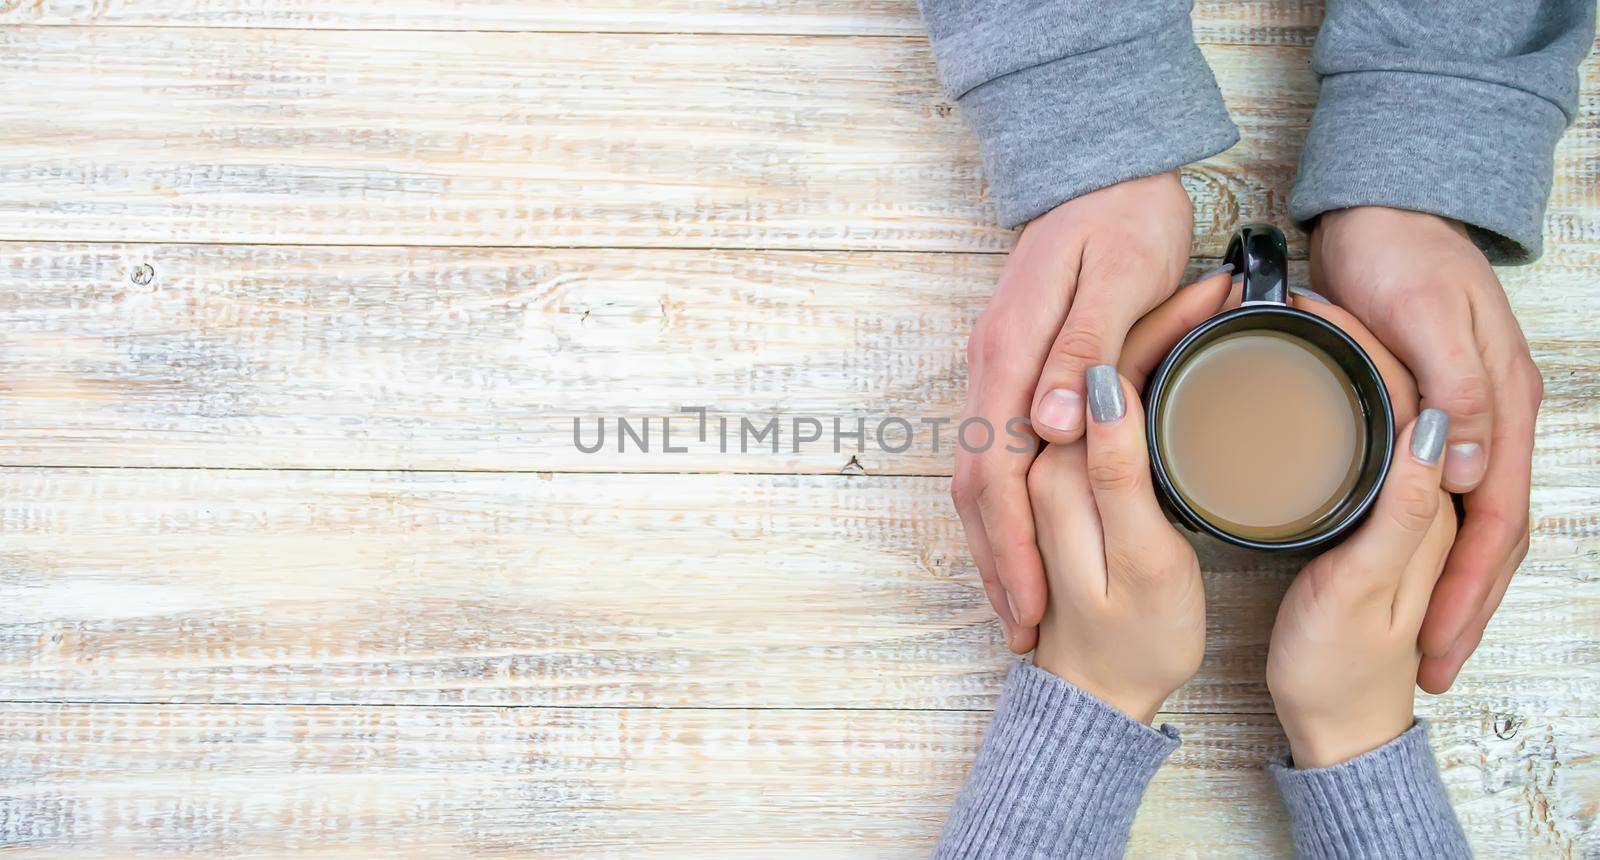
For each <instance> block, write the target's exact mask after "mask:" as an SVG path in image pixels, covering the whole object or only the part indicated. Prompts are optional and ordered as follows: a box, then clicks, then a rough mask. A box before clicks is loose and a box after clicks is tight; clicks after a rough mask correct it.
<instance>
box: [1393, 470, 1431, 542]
mask: <svg viewBox="0 0 1600 860" xmlns="http://www.w3.org/2000/svg"><path fill="white" fill-rule="evenodd" d="M1438 512H1439V491H1438V489H1437V488H1435V487H1432V486H1429V485H1427V484H1423V483H1421V482H1413V483H1412V485H1410V486H1407V487H1405V488H1404V489H1403V490H1402V491H1401V492H1400V494H1399V495H1397V496H1396V497H1395V499H1394V502H1393V503H1392V504H1391V505H1389V507H1388V514H1389V519H1390V521H1391V522H1393V523H1394V524H1395V525H1396V526H1398V527H1400V528H1402V529H1404V530H1406V531H1408V532H1422V531H1426V530H1427V528H1428V527H1429V526H1431V525H1433V518H1434V515H1435V514H1437V513H1438Z"/></svg>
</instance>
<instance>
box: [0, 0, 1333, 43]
mask: <svg viewBox="0 0 1600 860" xmlns="http://www.w3.org/2000/svg"><path fill="white" fill-rule="evenodd" d="M1322 6H1323V4H1322V3H1321V2H1320V0H1200V2H1198V3H1196V4H1195V9H1194V13H1193V15H1192V16H1191V17H1192V18H1193V20H1194V26H1195V34H1196V36H1197V38H1199V39H1200V40H1201V41H1205V42H1226V43H1232V44H1257V45H1282V44H1296V45H1299V44H1309V40H1310V39H1311V37H1312V35H1313V34H1314V33H1315V30H1316V28H1317V25H1318V24H1319V23H1320V22H1321V20H1322ZM0 24H36V25H56V26H61V25H86V24H93V25H101V26H124V27H126V26H140V27H149V26H162V27H282V28H296V29H335V30H351V29H364V30H504V31H572V32H586V33H588V32H632V33H772V34H790V35H804V34H818V35H822V34H830V35H880V36H882V35H901V36H920V35H922V33H923V29H922V22H921V19H920V18H919V16H918V14H917V4H916V3H915V0H589V2H583V3H577V2H573V0H386V2H383V3H370V2H362V0H188V2H181V0H5V2H0Z"/></svg>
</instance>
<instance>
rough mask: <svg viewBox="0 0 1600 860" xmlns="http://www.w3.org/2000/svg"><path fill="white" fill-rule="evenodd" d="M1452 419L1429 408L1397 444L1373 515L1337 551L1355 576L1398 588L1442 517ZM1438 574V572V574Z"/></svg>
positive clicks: (1348, 569) (1346, 568)
mask: <svg viewBox="0 0 1600 860" xmlns="http://www.w3.org/2000/svg"><path fill="white" fill-rule="evenodd" d="M1449 431H1450V418H1449V416H1447V415H1445V414H1444V413H1443V412H1441V411H1439V410H1438V409H1424V410H1422V414H1420V415H1418V416H1417V419H1416V420H1415V421H1413V422H1411V426H1410V427H1409V428H1407V429H1406V431H1405V432H1404V433H1402V434H1401V435H1400V438H1399V439H1397V440H1395V442H1396V446H1395V447H1396V449H1397V451H1399V452H1400V453H1397V454H1396V455H1395V457H1394V462H1393V463H1392V464H1391V465H1390V466H1389V476H1388V477H1387V478H1385V479H1384V482H1383V491H1382V492H1381V493H1380V494H1379V495H1378V503H1377V505H1376V506H1374V507H1373V509H1372V516H1371V517H1370V518H1369V519H1368V520H1367V522H1366V523H1365V524H1364V525H1362V526H1361V528H1360V529H1359V530H1357V531H1356V533H1355V535H1354V536H1353V537H1351V538H1350V540H1349V542H1348V543H1346V544H1344V545H1343V546H1341V547H1339V548H1338V549H1337V550H1335V552H1338V553H1339V554H1340V555H1342V556H1343V557H1344V559H1343V560H1344V561H1345V562H1347V563H1348V566H1347V567H1346V566H1344V565H1341V570H1347V571H1349V572H1350V575H1351V576H1368V577H1372V578H1373V579H1374V580H1375V582H1374V583H1373V584H1375V585H1382V586H1383V587H1384V588H1385V589H1391V588H1397V587H1399V585H1400V576H1401V574H1402V572H1404V571H1405V570H1406V569H1407V568H1408V567H1414V565H1409V564H1408V562H1409V560H1410V559H1411V557H1412V556H1413V555H1415V554H1416V552H1417V548H1418V547H1420V546H1422V541H1423V539H1424V538H1425V537H1427V535H1428V532H1429V530H1430V529H1431V528H1432V527H1433V524H1434V518H1435V516H1436V515H1437V514H1438V513H1439V505H1440V501H1439V499H1440V493H1439V481H1440V473H1441V472H1442V466H1443V463H1442V462H1441V461H1442V460H1443V455H1444V447H1445V439H1446V438H1447V436H1448V433H1449ZM1435 572H1437V571H1435Z"/></svg>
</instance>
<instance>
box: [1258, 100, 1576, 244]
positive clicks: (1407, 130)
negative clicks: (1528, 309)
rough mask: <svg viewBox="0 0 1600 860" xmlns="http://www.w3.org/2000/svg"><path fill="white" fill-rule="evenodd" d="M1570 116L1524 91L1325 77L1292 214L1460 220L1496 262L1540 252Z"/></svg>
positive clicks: (1306, 217)
mask: <svg viewBox="0 0 1600 860" xmlns="http://www.w3.org/2000/svg"><path fill="white" fill-rule="evenodd" d="M1566 125H1567V117H1566V114H1564V113H1563V112H1562V111H1561V109H1560V108H1559V107H1557V106H1556V105H1555V103H1553V102H1551V101H1549V100H1547V99H1544V98H1541V97H1540V96H1537V95H1533V94H1532V93H1528V92H1526V91H1523V90H1519V89H1515V88H1512V87H1508V86H1502V85H1500V84H1491V83H1484V82H1482V81H1476V80H1471V79H1468V78H1458V77H1449V76H1446V75H1433V74H1420V73H1415V72H1348V73H1342V74H1336V75H1329V76H1328V77H1325V78H1323V80H1322V92H1321V95H1320V96H1319V97H1318V99H1317V110H1316V113H1315V114H1314V115H1313V117H1312V120H1311V131H1310V133H1309V135H1308V136H1307V137H1306V143H1305V147H1304V148H1303V149H1302V150H1301V151H1300V175H1299V176H1298V177H1297V178H1296V180H1295V184H1294V190H1293V192H1292V193H1291V195H1290V197H1289V214H1290V215H1292V216H1293V217H1294V219H1295V220H1296V221H1299V222H1301V223H1302V225H1303V226H1309V222H1310V221H1311V220H1312V219H1314V218H1316V217H1317V216H1318V215H1320V214H1322V213H1323V212H1327V211H1329V210H1331V209H1344V208H1347V207H1350V206H1389V207H1392V208H1396V209H1410V210H1414V211H1417V212H1430V213H1432V214H1435V215H1443V216H1445V217H1447V218H1454V219H1456V220H1458V221H1462V222H1464V223H1466V224H1467V225H1468V226H1469V227H1471V228H1473V230H1472V233H1473V239H1474V240H1475V241H1476V242H1477V243H1478V245H1479V247H1481V248H1483V250H1484V253H1485V254H1487V255H1488V256H1489V259H1490V260H1491V261H1492V262H1495V263H1526V262H1531V261H1532V260H1534V259H1535V258H1537V257H1538V256H1539V254H1540V253H1542V251H1543V223H1544V207H1545V204H1546V203H1547V202H1548V201H1549V199H1550V184H1551V180H1552V174H1553V170H1554V168H1553V164H1554V161H1555V147H1556V142H1557V141H1558V140H1560V138H1561V134H1562V132H1563V131H1564V130H1565V129H1566Z"/></svg>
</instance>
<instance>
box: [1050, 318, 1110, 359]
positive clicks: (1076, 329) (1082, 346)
mask: <svg viewBox="0 0 1600 860" xmlns="http://www.w3.org/2000/svg"><path fill="white" fill-rule="evenodd" d="M1103 343H1104V340H1103V339H1102V338H1101V336H1100V334H1099V332H1096V331H1094V330H1093V329H1088V328H1084V327H1083V326H1081V325H1075V326H1073V327H1071V328H1068V329H1066V330H1065V331H1063V332H1061V336H1060V337H1058V338H1056V342H1055V346H1053V347H1051V349H1050V362H1051V363H1052V364H1056V365H1062V366H1066V367H1089V366H1092V365H1095V364H1099V363H1100V356H1101V354H1102V353H1101V347H1102V344H1103Z"/></svg>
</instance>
